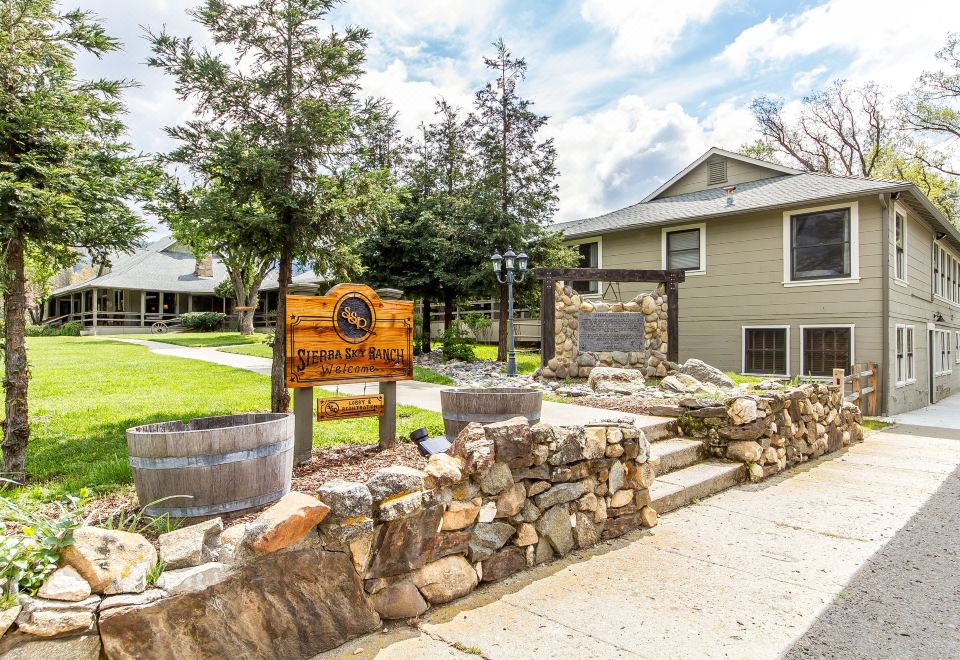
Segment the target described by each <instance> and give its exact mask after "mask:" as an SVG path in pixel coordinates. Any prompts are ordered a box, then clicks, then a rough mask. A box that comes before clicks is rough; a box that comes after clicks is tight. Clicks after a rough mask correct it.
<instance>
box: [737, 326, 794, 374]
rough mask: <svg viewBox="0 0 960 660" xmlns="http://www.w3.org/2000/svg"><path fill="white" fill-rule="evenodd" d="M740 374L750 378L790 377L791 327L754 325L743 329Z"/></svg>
mask: <svg viewBox="0 0 960 660" xmlns="http://www.w3.org/2000/svg"><path fill="white" fill-rule="evenodd" d="M740 332H741V337H740V348H741V356H742V360H741V365H740V367H741V368H740V372H741V373H743V374H746V375H749V376H789V375H790V326H789V325H754V326H743V327H742V328H741V331H740Z"/></svg>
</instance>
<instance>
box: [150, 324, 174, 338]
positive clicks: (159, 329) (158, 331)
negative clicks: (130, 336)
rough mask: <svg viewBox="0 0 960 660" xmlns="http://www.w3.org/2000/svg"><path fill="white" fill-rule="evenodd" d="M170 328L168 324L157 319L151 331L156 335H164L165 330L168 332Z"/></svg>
mask: <svg viewBox="0 0 960 660" xmlns="http://www.w3.org/2000/svg"><path fill="white" fill-rule="evenodd" d="M169 329H170V328H168V327H167V324H166V323H164V322H163V321H157V322H156V323H154V324H153V325H152V326H150V332H151V333H152V334H155V335H162V334H163V333H164V332H167V331H168V330H169Z"/></svg>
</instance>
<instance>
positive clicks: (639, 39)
mask: <svg viewBox="0 0 960 660" xmlns="http://www.w3.org/2000/svg"><path fill="white" fill-rule="evenodd" d="M721 2H722V0H672V1H670V2H666V1H662V0H660V1H657V0H639V1H635V2H625V1H624V0H584V3H583V5H582V6H581V8H580V14H581V16H582V17H583V18H584V20H587V21H589V22H591V23H595V24H597V25H599V26H600V27H602V28H604V29H607V30H609V31H611V32H613V33H614V40H613V44H612V49H613V53H614V55H615V56H616V57H618V58H620V59H623V60H628V61H630V62H632V63H634V64H635V65H638V66H640V67H643V68H645V69H648V70H652V69H653V68H654V67H655V66H656V64H657V63H658V62H660V61H662V60H664V59H666V58H667V57H668V56H669V55H670V53H671V51H672V50H673V46H674V44H676V42H677V40H678V39H679V38H680V35H681V34H682V33H683V31H684V29H685V28H686V27H687V26H689V25H690V24H691V23H704V22H706V21H707V20H708V19H709V18H710V17H711V16H713V14H714V12H715V11H716V10H717V8H718V7H719V6H720V4H721Z"/></svg>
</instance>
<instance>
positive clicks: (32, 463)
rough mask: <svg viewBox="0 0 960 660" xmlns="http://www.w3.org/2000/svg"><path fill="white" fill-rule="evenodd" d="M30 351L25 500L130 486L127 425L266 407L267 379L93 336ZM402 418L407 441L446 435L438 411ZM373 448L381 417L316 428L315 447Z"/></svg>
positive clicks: (32, 344)
mask: <svg viewBox="0 0 960 660" xmlns="http://www.w3.org/2000/svg"><path fill="white" fill-rule="evenodd" d="M27 347H28V355H29V359H30V364H31V371H32V378H31V381H30V407H31V411H30V412H31V423H32V436H31V440H30V445H29V448H28V453H27V470H28V472H29V476H30V480H31V482H32V485H31V487H30V488H28V489H26V491H25V492H22V493H20V496H24V495H27V496H30V497H34V498H38V499H46V498H49V497H59V496H60V495H61V494H63V493H64V492H67V491H70V492H74V493H75V492H76V491H78V490H79V489H80V487H82V486H91V487H93V488H95V489H96V490H97V491H100V492H104V491H111V490H114V489H117V488H120V487H122V486H124V485H125V484H129V483H130V482H131V474H130V468H129V465H128V463H127V450H126V439H125V431H126V429H127V428H129V427H131V426H138V425H140V424H148V423H151V422H159V421H168V420H174V419H181V420H188V419H190V418H193V417H206V416H211V415H225V414H229V413H236V412H245V411H252V410H268V409H269V407H270V379H269V378H268V377H266V376H261V375H259V374H256V373H253V372H249V371H242V370H238V369H233V368H230V367H223V366H220V365H214V364H210V363H206V362H200V361H197V360H186V359H182V358H175V357H169V356H163V355H155V354H153V353H150V352H149V351H148V350H147V349H146V347H143V346H137V345H134V344H124V343H120V342H111V341H103V340H101V339H93V338H87V337H34V338H30V339H28V340H27ZM315 391H316V392H318V395H319V396H329V395H332V394H333V393H332V392H324V391H322V390H315ZM397 415H398V418H399V419H398V430H399V432H400V434H401V435H407V434H409V433H410V432H411V431H412V430H414V429H415V428H417V427H420V426H426V427H427V429H428V430H429V431H430V433H431V434H435V433H442V431H443V421H442V418H441V416H440V414H439V413H434V412H429V411H425V410H421V409H419V408H411V407H405V406H400V408H399V409H398V411H397ZM376 440H377V420H376V418H363V419H352V420H343V421H338V422H324V423H317V424H315V425H314V446H315V447H327V446H332V445H336V444H343V443H348V442H352V443H375V442H376Z"/></svg>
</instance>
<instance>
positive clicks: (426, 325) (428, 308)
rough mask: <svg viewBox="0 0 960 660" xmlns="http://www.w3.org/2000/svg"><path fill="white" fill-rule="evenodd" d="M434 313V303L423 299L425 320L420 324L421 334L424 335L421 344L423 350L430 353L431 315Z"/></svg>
mask: <svg viewBox="0 0 960 660" xmlns="http://www.w3.org/2000/svg"><path fill="white" fill-rule="evenodd" d="M432 313H433V303H432V302H431V301H430V299H429V298H424V299H423V320H422V321H421V322H420V332H421V334H422V335H423V341H421V342H420V346H421V350H422V351H423V352H424V353H429V352H430V351H431V350H432V348H431V347H430V315H431V314H432Z"/></svg>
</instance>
